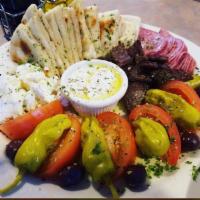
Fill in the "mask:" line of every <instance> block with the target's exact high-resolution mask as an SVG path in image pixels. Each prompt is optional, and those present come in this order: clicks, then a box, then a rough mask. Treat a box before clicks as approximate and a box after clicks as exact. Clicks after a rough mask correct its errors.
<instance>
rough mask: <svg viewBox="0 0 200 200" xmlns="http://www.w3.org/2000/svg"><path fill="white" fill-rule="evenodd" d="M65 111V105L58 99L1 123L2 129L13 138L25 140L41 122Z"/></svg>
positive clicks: (0, 127) (0, 128) (0, 129)
mask: <svg viewBox="0 0 200 200" xmlns="http://www.w3.org/2000/svg"><path fill="white" fill-rule="evenodd" d="M63 112H64V111H63V106H62V105H61V103H60V101H59V100H56V101H53V102H51V103H49V104H46V105H44V106H41V107H39V108H37V109H36V110H34V111H32V112H30V113H26V114H24V115H22V116H19V117H17V118H15V119H11V120H8V121H6V122H5V123H3V124H1V125H0V131H2V132H3V133H4V134H5V135H6V136H7V137H9V138H10V139H11V140H23V139H26V138H27V137H28V136H29V135H30V134H31V133H32V132H33V130H34V128H35V127H36V126H37V125H38V124H39V123H40V122H42V121H43V120H45V119H47V118H49V117H51V116H54V115H56V114H61V113H63Z"/></svg>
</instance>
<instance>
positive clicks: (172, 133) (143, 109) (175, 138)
mask: <svg viewBox="0 0 200 200" xmlns="http://www.w3.org/2000/svg"><path fill="white" fill-rule="evenodd" d="M139 117H149V118H151V119H153V120H155V121H156V122H159V123H161V124H162V125H163V126H164V127H165V128H166V129H167V132H168V136H169V138H170V141H171V144H170V147H169V150H168V152H167V155H166V159H167V162H168V163H169V164H170V165H176V164H177V161H178V159H179V155H180V153H181V139H180V135H179V132H178V129H177V127H176V124H175V122H174V121H173V119H172V117H171V116H170V115H169V114H168V113H167V112H166V111H164V110H163V109H162V108H160V107H158V106H154V105H151V104H144V105H140V106H137V107H136V108H134V109H133V110H132V111H131V114H130V115H129V120H130V121H134V120H137V119H138V118H139Z"/></svg>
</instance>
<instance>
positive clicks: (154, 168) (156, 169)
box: [144, 158, 178, 178]
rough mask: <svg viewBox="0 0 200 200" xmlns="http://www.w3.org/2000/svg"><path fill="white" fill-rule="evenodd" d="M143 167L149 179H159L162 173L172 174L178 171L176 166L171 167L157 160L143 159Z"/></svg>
mask: <svg viewBox="0 0 200 200" xmlns="http://www.w3.org/2000/svg"><path fill="white" fill-rule="evenodd" d="M144 166H145V168H146V171H147V175H148V177H149V178H152V177H154V176H155V177H158V178H159V177H161V176H162V175H164V173H166V172H168V173H172V172H174V171H176V170H177V169H178V167H176V166H171V165H169V164H168V163H166V162H164V161H162V160H161V159H159V158H152V159H145V160H144Z"/></svg>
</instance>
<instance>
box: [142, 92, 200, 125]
mask: <svg viewBox="0 0 200 200" xmlns="http://www.w3.org/2000/svg"><path fill="white" fill-rule="evenodd" d="M145 99H146V102H147V103H151V104H155V105H158V106H160V107H161V108H164V109H165V110H167V111H168V112H169V113H170V114H171V115H172V116H173V118H174V119H175V121H176V122H177V123H178V124H179V125H181V126H183V127H185V128H197V127H198V126H200V112H199V111H198V110H197V109H196V108H194V107H193V106H192V105H190V104H189V103H187V102H186V101H185V100H184V99H183V98H182V97H180V96H179V95H176V94H172V93H169V92H165V91H162V90H159V89H151V90H148V91H147V93H146V98H145Z"/></svg>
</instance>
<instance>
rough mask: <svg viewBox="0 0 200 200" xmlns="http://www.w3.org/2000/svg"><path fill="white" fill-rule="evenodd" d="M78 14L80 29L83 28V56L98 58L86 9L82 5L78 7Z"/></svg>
mask: <svg viewBox="0 0 200 200" xmlns="http://www.w3.org/2000/svg"><path fill="white" fill-rule="evenodd" d="M76 14H77V17H78V20H79V25H80V30H81V41H82V47H83V57H84V58H85V59H91V58H97V54H96V51H95V47H94V45H93V43H92V40H91V37H90V32H89V30H88V27H87V25H86V21H85V14H84V10H83V9H82V8H81V7H77V8H76Z"/></svg>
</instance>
